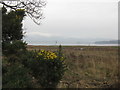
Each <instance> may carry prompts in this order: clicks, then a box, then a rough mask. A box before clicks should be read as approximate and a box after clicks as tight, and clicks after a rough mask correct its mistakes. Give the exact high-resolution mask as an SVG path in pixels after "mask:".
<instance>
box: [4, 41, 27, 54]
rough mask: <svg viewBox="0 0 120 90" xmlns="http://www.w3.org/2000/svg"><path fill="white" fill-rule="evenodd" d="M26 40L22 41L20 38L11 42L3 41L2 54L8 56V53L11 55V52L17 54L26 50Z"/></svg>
mask: <svg viewBox="0 0 120 90" xmlns="http://www.w3.org/2000/svg"><path fill="white" fill-rule="evenodd" d="M26 45H27V44H26V42H23V41H21V40H16V41H13V42H12V43H7V42H5V43H3V47H4V49H3V54H4V55H6V56H8V55H11V54H15V55H16V54H18V53H20V52H22V53H23V52H24V51H26Z"/></svg>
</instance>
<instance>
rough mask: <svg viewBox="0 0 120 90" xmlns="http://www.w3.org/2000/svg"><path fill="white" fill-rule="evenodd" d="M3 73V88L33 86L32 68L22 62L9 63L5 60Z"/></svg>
mask: <svg viewBox="0 0 120 90" xmlns="http://www.w3.org/2000/svg"><path fill="white" fill-rule="evenodd" d="M2 71H3V75H2V78H3V80H2V87H3V88H27V87H29V88H30V87H33V85H32V77H31V75H30V74H29V72H30V70H29V69H28V68H25V67H24V65H22V64H20V63H14V64H13V63H12V64H11V63H9V62H7V61H4V63H3V68H2Z"/></svg>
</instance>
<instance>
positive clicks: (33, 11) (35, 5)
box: [0, 0, 46, 25]
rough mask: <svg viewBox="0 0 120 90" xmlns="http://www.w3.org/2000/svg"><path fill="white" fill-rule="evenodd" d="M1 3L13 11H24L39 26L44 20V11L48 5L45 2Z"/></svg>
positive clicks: (31, 0)
mask: <svg viewBox="0 0 120 90" xmlns="http://www.w3.org/2000/svg"><path fill="white" fill-rule="evenodd" d="M0 3H1V4H3V5H4V6H5V7H7V8H11V9H13V10H17V9H24V11H25V12H26V14H27V15H28V16H29V17H30V18H31V19H32V20H33V21H34V22H35V23H36V24H38V25H39V24H40V20H41V19H43V12H42V9H43V7H44V6H45V5H46V2H45V1H44V0H20V1H14V2H13V1H7V2H6V1H0Z"/></svg>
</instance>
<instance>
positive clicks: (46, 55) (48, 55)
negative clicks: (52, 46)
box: [37, 50, 57, 60]
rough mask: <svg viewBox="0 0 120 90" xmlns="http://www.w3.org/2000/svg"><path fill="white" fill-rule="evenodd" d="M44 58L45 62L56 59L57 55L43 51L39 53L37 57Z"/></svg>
mask: <svg viewBox="0 0 120 90" xmlns="http://www.w3.org/2000/svg"><path fill="white" fill-rule="evenodd" d="M39 56H40V57H43V58H44V59H45V60H49V59H56V58H57V55H56V54H55V53H53V52H51V51H45V50H41V51H39V53H38V55H37V57H39Z"/></svg>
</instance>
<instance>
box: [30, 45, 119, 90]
mask: <svg viewBox="0 0 120 90" xmlns="http://www.w3.org/2000/svg"><path fill="white" fill-rule="evenodd" d="M81 48H83V50H81ZM39 49H44V50H51V51H57V50H58V47H57V46H28V50H39ZM62 49H63V50H62V51H63V54H64V55H65V57H66V60H65V62H66V64H67V68H68V70H67V71H66V72H65V74H64V76H63V79H62V80H61V81H60V83H59V85H58V88H108V87H117V83H118V47H110V46H109V47H103V46H96V47H95V46H64V47H62Z"/></svg>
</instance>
